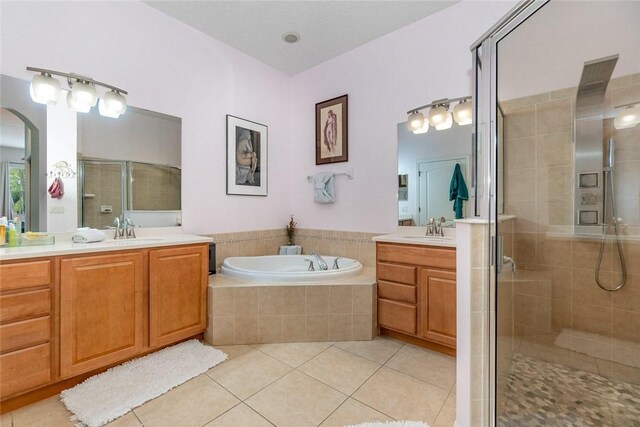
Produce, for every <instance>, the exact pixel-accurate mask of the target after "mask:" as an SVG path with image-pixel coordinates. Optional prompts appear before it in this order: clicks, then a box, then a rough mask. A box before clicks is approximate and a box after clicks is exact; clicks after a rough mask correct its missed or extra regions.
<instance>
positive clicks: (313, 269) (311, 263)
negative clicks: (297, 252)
mask: <svg viewBox="0 0 640 427" xmlns="http://www.w3.org/2000/svg"><path fill="white" fill-rule="evenodd" d="M304 260H305V261H306V262H308V263H309V268H307V271H316V269H315V268H313V260H312V259H309V258H305V259H304Z"/></svg>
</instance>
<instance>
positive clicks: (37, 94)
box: [29, 73, 60, 105]
mask: <svg viewBox="0 0 640 427" xmlns="http://www.w3.org/2000/svg"><path fill="white" fill-rule="evenodd" d="M29 92H30V94H31V99H33V101H34V102H37V103H38V104H45V105H46V104H51V105H56V104H57V103H58V98H60V82H59V81H57V80H56V79H54V78H53V77H51V74H49V73H42V74H36V75H35V76H33V80H32V81H31V86H29Z"/></svg>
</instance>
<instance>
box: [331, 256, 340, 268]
mask: <svg viewBox="0 0 640 427" xmlns="http://www.w3.org/2000/svg"><path fill="white" fill-rule="evenodd" d="M340 258H342V257H339V256H337V257H336V258H335V259H334V260H333V269H334V270H340V266H338V260H339V259H340Z"/></svg>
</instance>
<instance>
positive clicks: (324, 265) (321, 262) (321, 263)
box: [309, 252, 329, 270]
mask: <svg viewBox="0 0 640 427" xmlns="http://www.w3.org/2000/svg"><path fill="white" fill-rule="evenodd" d="M309 255H311V256H312V257H314V258H315V259H316V261H318V267H319V268H320V270H328V269H329V266H328V265H327V263H326V261H325V260H324V259H323V258H322V257H321V256H320V255H318V254H317V253H315V252H311V253H309Z"/></svg>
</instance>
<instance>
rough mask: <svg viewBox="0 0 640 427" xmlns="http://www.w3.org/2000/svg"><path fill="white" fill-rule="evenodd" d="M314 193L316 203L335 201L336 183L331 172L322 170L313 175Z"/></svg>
mask: <svg viewBox="0 0 640 427" xmlns="http://www.w3.org/2000/svg"><path fill="white" fill-rule="evenodd" d="M313 187H314V190H313V192H314V195H313V201H314V202H316V203H334V202H335V201H336V184H335V178H334V177H333V173H331V172H322V173H317V174H315V175H314V176H313Z"/></svg>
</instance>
